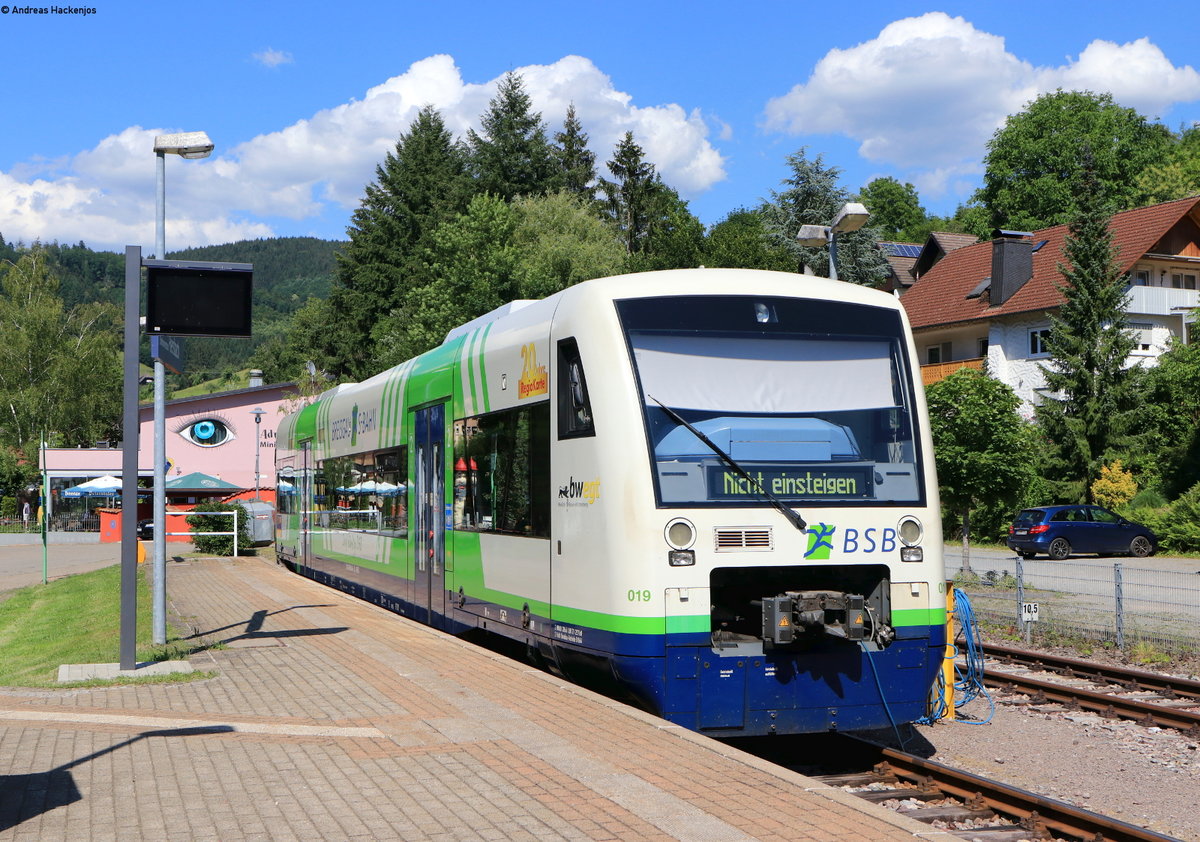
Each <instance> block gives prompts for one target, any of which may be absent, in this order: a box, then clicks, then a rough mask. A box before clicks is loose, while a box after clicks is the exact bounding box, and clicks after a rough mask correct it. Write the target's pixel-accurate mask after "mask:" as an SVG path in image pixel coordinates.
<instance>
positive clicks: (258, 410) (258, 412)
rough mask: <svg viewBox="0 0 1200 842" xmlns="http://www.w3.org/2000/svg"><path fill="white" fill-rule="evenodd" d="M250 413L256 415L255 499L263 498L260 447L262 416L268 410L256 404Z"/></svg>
mask: <svg viewBox="0 0 1200 842" xmlns="http://www.w3.org/2000/svg"><path fill="white" fill-rule="evenodd" d="M250 414H251V415H253V416H254V499H255V500H261V499H262V498H261V497H259V496H258V448H259V445H260V444H261V443H262V417H263V416H264V415H266V414H267V411H266V410H265V409H263V408H262V407H261V406H256V407H254V409H252V410H250Z"/></svg>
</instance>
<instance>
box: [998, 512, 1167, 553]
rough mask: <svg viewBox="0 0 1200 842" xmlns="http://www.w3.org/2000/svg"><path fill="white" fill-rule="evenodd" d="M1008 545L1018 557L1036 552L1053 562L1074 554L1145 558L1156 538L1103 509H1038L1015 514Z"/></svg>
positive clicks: (1151, 551) (1137, 524)
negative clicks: (1048, 557) (1046, 556)
mask: <svg viewBox="0 0 1200 842" xmlns="http://www.w3.org/2000/svg"><path fill="white" fill-rule="evenodd" d="M1008 546H1009V548H1010V549H1013V550H1016V551H1017V554H1018V555H1020V556H1021V557H1022V558H1033V557H1034V556H1035V555H1037V554H1038V553H1045V554H1046V555H1048V556H1050V558H1052V559H1055V560H1061V559H1064V558H1066V557H1067V556H1069V555H1072V554H1074V553H1098V554H1100V555H1132V556H1137V557H1138V558H1145V557H1146V556H1148V555H1150V554H1152V553H1153V552H1154V551H1155V549H1157V548H1158V538H1157V537H1156V536H1155V534H1154V533H1153V532H1151V531H1150V529H1149V528H1148V527H1145V526H1143V525H1142V524H1140V523H1133V522H1132V521H1128V520H1126V519H1125V518H1123V517H1121V516H1120V515H1118V514H1116V513H1114V512H1110V511H1109V510H1108V509H1106V508H1104V507H1103V506H1078V505H1077V506H1039V507H1038V508H1035V509H1023V510H1022V511H1021V512H1019V513H1018V514H1017V517H1016V520H1015V521H1013V525H1012V526H1010V527H1009V528H1008Z"/></svg>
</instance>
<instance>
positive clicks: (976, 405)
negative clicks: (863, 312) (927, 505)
mask: <svg viewBox="0 0 1200 842" xmlns="http://www.w3.org/2000/svg"><path fill="white" fill-rule="evenodd" d="M925 394H926V398H927V401H928V405H929V427H930V432H931V433H932V435H933V451H934V455H935V457H936V460H937V473H938V486H939V488H940V489H941V497H942V505H943V506H945V507H946V508H947V509H949V510H950V511H952V512H954V513H955V514H956V515H957V516H959V517H960V518H961V522H962V543H963V569H964V570H970V569H971V558H970V536H971V513H972V511H974V510H976V509H978V508H980V507H981V506H985V505H995V504H997V503H999V504H1002V505H1008V506H1015V505H1016V503H1017V501H1018V500H1019V499H1020V497H1021V494H1022V492H1023V491H1024V489H1025V488H1026V486H1028V485H1029V483H1030V481H1031V480H1032V479H1033V476H1034V471H1033V459H1032V456H1031V448H1030V443H1031V439H1030V431H1029V427H1028V425H1027V424H1026V422H1025V421H1023V420H1022V419H1021V416H1020V414H1019V413H1018V411H1017V409H1018V407H1019V406H1020V404H1021V401H1020V399H1019V398H1018V397H1017V396H1016V394H1015V393H1014V392H1013V390H1012V389H1011V388H1010V387H1009V386H1007V385H1006V384H1004V383H1001V382H1000V381H999V380H996V379H994V378H992V377H989V376H988V375H986V374H984V373H983V372H981V371H977V370H975V369H967V368H962V369H959V370H958V371H956V372H954V373H953V374H951V375H950V376H948V377H946V378H944V379H942V380H940V381H938V382H937V383H934V384H933V385H932V386H929V387H928V388H927V389H926V390H925Z"/></svg>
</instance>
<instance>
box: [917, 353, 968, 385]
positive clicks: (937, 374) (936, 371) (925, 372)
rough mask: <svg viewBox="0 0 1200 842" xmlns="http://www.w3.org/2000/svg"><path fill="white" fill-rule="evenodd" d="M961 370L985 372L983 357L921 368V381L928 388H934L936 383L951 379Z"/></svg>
mask: <svg viewBox="0 0 1200 842" xmlns="http://www.w3.org/2000/svg"><path fill="white" fill-rule="evenodd" d="M960 368H973V369H975V370H977V371H983V357H975V358H973V359H969V360H955V361H954V362H949V363H933V364H932V365H923V366H921V380H922V381H924V383H925V385H926V386H932V385H933V384H934V383H936V382H938V381H939V380H942V379H944V378H946V377H949V376H950V375H951V374H953V373H954V372H956V371H958V370H959V369H960Z"/></svg>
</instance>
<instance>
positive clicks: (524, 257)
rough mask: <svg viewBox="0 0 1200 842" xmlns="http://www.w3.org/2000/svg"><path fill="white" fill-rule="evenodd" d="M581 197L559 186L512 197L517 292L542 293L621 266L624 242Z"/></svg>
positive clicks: (615, 272) (537, 295) (536, 295)
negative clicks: (556, 190) (557, 190)
mask: <svg viewBox="0 0 1200 842" xmlns="http://www.w3.org/2000/svg"><path fill="white" fill-rule="evenodd" d="M585 201H586V200H584V199H581V198H579V197H577V196H576V195H575V194H573V193H570V192H562V193H554V194H551V195H549V196H539V197H533V198H526V199H518V200H516V201H515V202H513V205H512V208H513V211H514V212H515V214H516V226H515V228H514V230H513V241H514V244H515V245H516V247H517V266H516V274H517V290H516V295H517V297H518V298H545V297H546V296H547V295H552V294H554V293H556V292H558V291H559V290H562V289H566V288H567V287H569V286H572V285H574V284H577V283H579V282H580V281H586V280H589V279H591V278H602V277H606V276H608V275H618V274H620V273H621V272H622V271H623V269H624V266H625V250H624V248H622V246H621V243H620V241H619V240H618V239H617V238H616V236H615V235H614V234H613V231H612V228H611V227H610V226H608V225H606V224H605V223H604V222H603V220H601V219H599V218H598V217H597V216H596V215H595V214H593V213H592V211H591V207H590V205H588V204H586V203H585Z"/></svg>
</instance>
